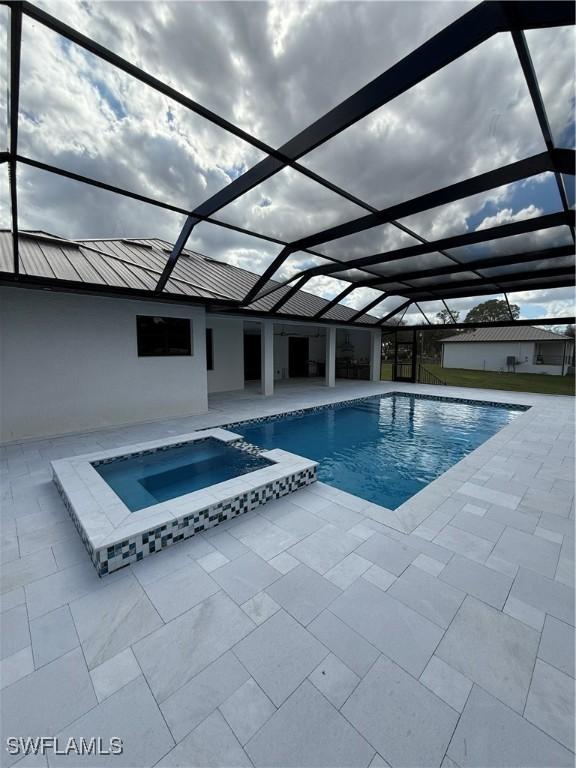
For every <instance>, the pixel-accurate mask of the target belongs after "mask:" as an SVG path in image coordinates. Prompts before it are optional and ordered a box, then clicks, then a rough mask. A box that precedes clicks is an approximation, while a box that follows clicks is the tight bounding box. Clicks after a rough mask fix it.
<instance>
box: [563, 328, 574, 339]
mask: <svg viewBox="0 0 576 768" xmlns="http://www.w3.org/2000/svg"><path fill="white" fill-rule="evenodd" d="M575 331H576V326H574V325H569V326H568V327H567V328H566V330H565V331H564V336H569V337H570V338H571V339H573V338H574V336H575V335H576V333H575Z"/></svg>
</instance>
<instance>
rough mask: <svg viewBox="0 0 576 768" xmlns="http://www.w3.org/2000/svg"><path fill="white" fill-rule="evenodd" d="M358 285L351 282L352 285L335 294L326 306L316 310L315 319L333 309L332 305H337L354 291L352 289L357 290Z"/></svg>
mask: <svg viewBox="0 0 576 768" xmlns="http://www.w3.org/2000/svg"><path fill="white" fill-rule="evenodd" d="M357 287H358V286H357V285H356V284H355V283H350V285H348V286H347V287H346V288H344V290H343V291H340V293H338V294H336V296H334V298H333V299H331V300H330V301H329V302H328V304H326V306H325V307H323V308H322V309H321V310H319V311H318V312H316V314H315V315H314V316H313V317H314V319H315V320H317V319H318V318H319V317H322V316H323V315H325V314H326V313H327V312H329V311H330V310H331V309H332V307H335V306H336V304H338V303H339V302H341V301H342V299H345V298H346V296H348V294H350V293H352V291H355V290H356V288H357Z"/></svg>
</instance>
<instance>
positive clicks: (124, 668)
mask: <svg viewBox="0 0 576 768" xmlns="http://www.w3.org/2000/svg"><path fill="white" fill-rule="evenodd" d="M141 674H142V670H141V669H140V667H139V666H138V662H137V661H136V657H135V656H134V653H133V652H132V649H131V648H126V649H125V650H123V651H121V652H120V653H117V654H116V656H112V658H111V659H108V661H105V662H104V663H103V664H100V666H99V667H95V668H94V669H93V670H91V671H90V677H91V678H92V684H93V686H94V690H95V691H96V697H97V698H98V701H104V699H107V698H108V696H112V694H113V693H116V691H119V690H120V688H123V687H124V686H125V685H127V684H128V683H130V682H131V681H132V680H135V679H136V678H137V677H138V676H139V675H141Z"/></svg>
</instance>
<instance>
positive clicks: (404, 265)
mask: <svg viewBox="0 0 576 768" xmlns="http://www.w3.org/2000/svg"><path fill="white" fill-rule="evenodd" d="M8 8H9V10H10V30H9V41H10V57H9V60H10V88H9V110H8V113H9V116H10V118H9V148H8V150H7V151H4V152H0V164H1V163H7V165H8V171H9V174H8V176H9V181H10V208H11V217H12V233H11V241H12V249H11V252H10V251H9V250H8V248H7V246H6V244H5V243H4V244H2V245H1V246H0V258H1V260H2V274H0V280H2V281H3V282H9V281H13V282H14V283H20V284H24V283H26V284H29V283H37V282H38V281H44V283H52V282H54V283H64V284H66V282H70V283H71V284H75V285H77V286H90V290H92V291H94V290H96V289H97V287H98V286H100V287H102V288H104V287H105V288H106V289H107V290H110V289H111V288H112V287H114V288H115V289H117V290H118V291H121V290H123V291H126V290H133V291H138V292H144V293H145V294H147V295H149V296H151V297H153V298H168V299H169V298H174V297H188V298H190V299H203V300H206V301H208V300H209V299H210V297H212V296H215V297H217V299H216V298H215V299H214V300H215V301H216V300H217V301H219V302H228V304H229V305H230V308H231V310H235V311H244V312H247V313H250V312H259V313H262V312H265V313H267V314H270V315H273V316H280V317H295V318H297V319H306V320H310V319H313V320H318V321H324V322H326V318H328V319H329V320H339V319H340V318H342V321H346V322H353V323H355V324H359V325H374V324H376V325H385V324H386V323H387V322H388V321H389V320H391V319H392V318H394V316H395V315H397V314H399V313H401V312H405V311H406V309H407V308H408V307H410V306H412V305H414V304H417V303H418V302H423V301H429V300H436V301H443V302H444V301H446V300H449V299H455V298H462V297H469V296H484V295H489V294H496V293H500V294H503V295H504V296H506V292H508V291H510V292H513V291H521V290H541V289H551V288H558V287H565V286H571V285H573V284H574V243H575V241H576V234H575V212H574V209H573V208H572V207H571V205H570V203H569V201H568V194H567V191H566V179H567V177H569V176H571V177H573V176H574V172H575V152H574V150H573V149H567V148H564V147H558V146H556V145H555V142H554V136H553V134H552V131H551V128H550V124H549V120H548V115H547V112H546V105H545V103H544V100H543V97H542V93H541V89H540V83H539V82H538V78H537V75H536V71H535V69H534V66H533V62H532V59H531V53H530V49H529V46H528V43H527V41H526V37H525V32H526V31H527V30H537V29H545V28H550V27H561V26H567V25H573V24H574V23H575V21H576V12H575V6H574V3H573V2H570V1H569V0H514V1H512V0H508V1H506V2H492V1H491V0H485V1H484V2H480V3H479V4H478V5H476V6H474V7H473V8H471V9H470V10H469V11H467V12H466V13H464V14H463V15H462V16H461V17H459V18H457V19H456V20H455V21H453V22H452V23H451V24H449V25H448V26H447V27H445V28H444V29H442V30H440V31H439V32H438V33H436V34H435V35H434V36H433V37H431V38H430V39H428V40H427V41H426V42H424V43H423V44H422V45H420V46H419V47H418V48H416V49H415V50H413V51H412V52H411V53H409V54H407V55H406V56H405V57H404V58H403V59H401V60H400V61H398V62H396V63H395V64H394V65H393V66H392V67H390V68H389V69H388V70H386V71H385V72H382V73H381V74H380V75H378V76H377V77H376V78H374V80H372V81H371V82H369V83H367V84H366V85H365V86H363V87H362V88H360V89H359V90H358V91H357V92H356V93H353V94H352V95H351V96H349V97H348V98H347V99H345V100H344V101H342V102H341V103H340V104H338V105H337V106H335V107H334V108H333V109H331V110H330V111H329V112H327V113H326V114H324V115H323V116H321V117H320V118H318V119H317V120H316V121H315V122H313V123H312V124H311V125H309V126H308V127H307V128H305V129H304V130H303V131H301V132H300V133H299V134H297V135H296V136H294V137H293V138H292V139H291V140H290V141H288V142H286V143H285V144H284V145H282V146H281V147H279V148H275V147H272V146H269V145H268V144H266V143H265V142H264V141H262V140H260V139H259V138H257V137H255V136H252V135H251V134H249V133H248V132H247V131H245V130H244V129H242V128H240V127H239V126H237V125H235V124H234V123H232V122H230V121H228V120H225V119H224V118H222V117H220V116H219V115H218V114H216V113H214V112H212V111H211V110H209V109H207V108H206V107H204V106H203V105H201V104H199V103H197V102H195V101H194V100H193V99H191V98H189V97H188V96H186V95H185V94H182V93H180V92H179V91H177V90H176V89H175V88H173V87H172V86H170V85H168V84H167V83H165V82H162V81H161V80H159V79H158V78H156V77H154V76H153V75H151V74H149V73H148V72H146V71H145V70H143V69H142V68H140V67H138V66H136V65H135V64H133V63H132V62H129V61H127V60H126V59H123V58H122V57H121V56H119V55H117V54H116V53H114V52H113V51H111V50H109V49H108V48H106V47H104V46H103V45H101V44H99V43H98V42H96V41H95V40H92V39H91V38H90V37H88V36H87V35H84V34H82V33H80V32H78V31H77V30H75V29H73V28H72V27H70V26H69V25H67V24H65V23H64V22H62V21H61V20H60V19H58V18H56V17H54V16H52V15H51V14H49V13H47V12H46V11H45V10H43V9H42V8H38V7H37V6H35V5H33V4H32V3H30V2H18V3H8ZM24 18H26V19H27V20H32V22H33V23H35V24H39V25H42V26H43V27H44V28H46V29H49V30H51V31H52V32H54V33H56V34H57V35H59V36H60V37H61V38H63V39H65V40H66V41H68V42H71V43H73V44H75V45H77V46H80V48H82V49H83V50H84V51H87V52H89V53H90V54H92V55H93V56H95V57H97V58H98V59H100V60H102V61H105V62H107V64H109V65H111V66H112V67H115V68H116V69H117V70H118V71H121V72H123V73H124V74H126V75H128V76H130V77H132V78H134V79H136V80H138V81H139V82H140V83H143V84H145V85H146V86H147V87H150V88H152V89H154V90H155V91H156V92H157V93H160V94H162V95H163V96H165V97H167V98H169V99H171V100H173V101H174V102H175V103H177V104H179V105H181V106H182V107H184V108H185V109H187V110H190V111H191V112H193V113H194V114H196V115H200V116H201V117H202V118H204V119H205V120H208V121H209V122H210V123H212V124H213V125H216V126H218V127H219V128H221V129H223V130H225V131H227V132H228V133H229V134H231V135H233V136H235V137H237V138H239V139H241V140H242V141H244V142H246V143H247V144H249V145H250V146H252V147H255V148H257V149H258V150H259V151H260V152H262V153H264V159H262V160H261V161H259V162H258V163H256V165H254V166H252V167H250V168H249V169H248V170H247V171H245V172H244V173H241V174H240V175H238V176H237V177H235V178H234V179H233V180H232V181H231V182H230V183H229V184H228V185H227V186H225V187H224V188H222V189H220V191H218V192H217V193H216V194H215V195H213V196H212V197H210V198H209V199H207V200H205V201H204V202H202V203H201V204H200V205H198V206H196V207H195V208H194V209H193V210H190V209H187V208H184V207H179V206H175V205H173V204H171V203H168V202H165V201H162V200H157V199H154V198H151V197H148V196H145V195H142V194H140V193H137V192H134V191H132V190H128V189H123V188H120V187H118V186H114V185H112V184H109V183H106V182H103V181H100V180H98V179H95V178H91V177H88V176H85V175H82V174H80V173H77V172H75V171H73V170H68V169H64V168H60V167H57V166H53V165H50V164H48V163H45V162H42V161H40V160H37V159H34V158H31V157H27V156H24V155H23V154H22V153H21V152H19V149H18V130H19V115H20V109H19V107H20V62H21V57H22V50H21V48H22V22H23V19H24ZM497 35H509V36H510V40H511V41H512V43H513V45H514V48H515V53H516V56H517V65H518V66H519V69H520V70H521V73H522V76H523V78H524V81H525V85H526V87H527V91H528V93H529V98H530V101H531V106H532V108H533V113H534V116H535V119H536V121H537V123H538V127H539V131H540V134H541V137H542V140H543V146H545V151H543V152H540V153H539V154H537V155H533V156H531V157H523V158H520V159H518V160H517V161H515V162H511V163H509V164H508V165H505V166H501V167H499V168H496V169H494V170H491V171H488V172H486V173H481V174H479V175H476V176H473V177H471V178H462V177H463V176H465V174H464V173H463V174H462V176H461V177H460V178H462V180H460V181H458V182H456V183H453V184H450V185H448V186H445V187H443V188H438V189H435V190H433V191H431V192H427V193H426V194H422V195H419V196H417V197H415V198H412V199H410V200H399V201H398V202H396V203H395V204H393V205H390V206H388V207H387V208H384V209H378V208H376V207H374V205H372V204H371V203H369V202H366V201H365V200H362V199H360V198H358V197H357V196H356V195H354V194H352V193H351V192H350V191H349V190H347V189H343V188H341V187H339V186H338V185H337V184H335V183H333V182H332V181H329V180H328V179H326V178H324V177H323V176H321V175H320V174H318V173H316V172H315V171H313V170H311V168H310V167H308V164H307V163H306V160H308V159H309V158H308V155H309V154H310V153H311V152H313V151H314V150H316V149H318V148H319V147H321V146H322V145H324V144H327V143H328V142H330V140H332V139H333V138H334V137H336V136H337V135H339V134H342V133H343V132H344V131H346V130H347V129H349V128H351V126H354V125H357V124H359V123H360V121H362V120H363V119H364V118H365V117H367V116H368V115H371V114H373V113H374V112H375V111H376V110H378V109H380V108H381V107H383V106H385V105H386V104H388V103H389V102H392V101H393V100H394V99H396V98H398V97H400V96H401V95H402V94H404V93H406V92H408V91H409V90H410V89H412V88H414V87H415V86H417V85H418V84H419V83H421V82H423V81H425V80H426V79H427V78H429V77H431V76H432V75H434V74H435V73H437V72H439V71H440V70H442V69H443V68H445V67H447V66H448V65H450V64H451V63H452V62H454V61H456V60H458V59H460V58H461V57H464V56H466V54H468V53H469V52H471V51H473V50H474V49H476V48H478V46H480V45H482V44H483V43H485V42H486V41H488V40H490V39H491V38H494V37H495V36H497ZM553 54H554V55H555V56H558V55H568V52H566V51H553ZM566 98H569V96H567V97H566ZM439 108H443V107H439ZM430 151H434V149H433V148H431V149H430ZM495 156H498V151H497V148H495ZM370 160H371V159H370V158H366V162H370ZM301 161H303V162H301ZM22 165H25V166H28V167H33V168H36V169H40V170H42V171H45V172H47V173H51V174H56V175H59V176H62V177H65V178H68V179H72V180H74V181H77V182H80V183H83V184H87V185H90V186H92V187H96V188H99V189H102V190H105V191H107V192H109V193H113V194H116V195H122V196H124V197H127V198H131V199H133V200H137V201H140V202H143V203H146V204H148V205H152V206H156V207H159V208H161V209H164V210H169V211H173V212H176V213H180V214H183V215H184V216H185V223H184V226H183V228H182V230H181V232H180V234H179V235H178V233H174V244H170V245H168V244H167V243H161V241H156V240H151V241H146V240H141V241H127V240H99V241H90V243H88V242H87V241H85V242H84V243H81V244H76V245H75V246H74V245H69V244H63V243H62V242H61V241H58V239H57V238H56V239H55V240H56V242H48V240H45V241H42V242H41V243H40V244H36V245H33V244H31V243H30V242H26V238H20V237H19V226H18V186H17V169H18V167H20V166H22ZM287 168H289V169H291V171H292V172H294V173H296V174H299V175H300V177H302V176H304V177H305V178H306V179H307V181H308V182H309V183H310V184H314V185H316V188H317V189H320V188H322V189H323V190H330V192H331V193H332V194H335V195H337V196H338V197H340V198H341V199H343V200H346V201H348V203H349V204H350V203H352V204H353V205H354V206H355V207H356V209H357V210H359V211H362V215H361V216H359V217H357V218H354V219H350V220H346V221H343V222H341V223H337V224H335V225H334V226H331V227H329V228H327V229H324V230H323V231H320V232H315V233H312V234H310V235H308V236H306V237H301V238H300V239H297V240H291V241H287V240H283V239H280V238H278V237H271V236H269V235H267V234H265V233H264V232H258V231H252V230H248V229H245V228H242V227H239V226H236V225H234V224H232V223H230V222H228V221H226V220H225V219H226V210H229V208H228V207H229V206H230V205H232V204H233V203H235V202H236V201H238V200H240V198H242V197H243V195H246V194H247V193H248V192H250V191H251V190H253V189H255V188H257V187H258V185H260V184H262V183H264V182H265V181H266V180H267V179H270V178H271V177H273V176H275V175H276V174H278V173H279V172H280V171H282V170H283V169H287ZM543 174H551V175H552V176H553V178H554V183H555V186H556V188H557V191H558V210H555V211H552V212H550V213H545V214H538V215H536V216H533V217H531V218H527V219H522V220H512V221H509V222H508V223H505V224H497V225H495V226H490V227H485V228H478V229H475V230H474V231H461V232H459V233H456V234H453V235H450V236H445V237H441V238H440V239H437V240H433V241H430V240H427V239H426V238H425V237H423V236H422V234H421V233H419V232H417V231H415V230H414V229H413V228H412V225H411V226H410V227H409V226H408V224H407V222H409V221H412V220H413V218H414V216H416V215H417V214H426V213H429V212H431V211H434V209H439V208H440V207H442V206H447V205H449V204H452V203H457V202H458V201H460V200H463V199H466V198H469V197H471V196H474V195H478V194H482V193H489V192H491V191H492V190H495V189H497V188H498V187H503V186H505V185H510V184H514V183H516V182H518V183H520V182H523V181H524V180H525V179H529V178H533V177H539V176H542V175H543ZM383 183H385V177H383ZM220 211H222V212H223V214H222V215H223V217H224V218H223V219H221V218H218V214H219V212H220ZM436 215H437V212H436ZM200 223H206V224H208V225H209V226H212V227H220V228H222V227H223V228H226V229H227V230H229V231H232V232H234V231H235V232H237V233H242V234H244V235H250V236H251V237H255V238H259V239H260V240H262V241H266V242H268V243H270V242H272V243H275V244H277V245H279V246H281V250H280V252H279V253H278V255H277V256H276V257H275V258H274V259H273V261H272V262H271V263H270V264H269V266H268V267H267V268H266V269H265V271H264V273H263V274H262V275H259V276H255V275H254V274H253V273H252V272H248V271H246V270H238V269H237V268H234V267H230V266H228V265H224V264H221V263H220V264H218V262H214V263H209V260H208V259H206V258H203V257H201V256H199V255H198V254H193V253H191V252H188V251H187V250H186V243H187V241H188V239H189V237H190V235H191V233H192V231H193V230H194V228H195V227H196V226H197V225H198V224H200ZM382 226H388V227H391V228H393V229H395V230H400V231H401V232H402V233H403V235H402V236H403V237H404V238H405V240H404V245H403V246H402V247H401V248H396V249H394V250H387V251H385V252H384V253H372V254H370V253H368V254H366V255H362V256H358V255H355V254H354V251H351V250H350V249H349V248H348V247H346V243H349V241H348V240H347V238H350V237H353V236H355V235H359V234H361V233H365V232H368V231H369V230H373V231H374V230H375V229H376V228H378V227H382ZM431 231H432V232H433V231H434V229H432V230H431ZM530 233H537V234H538V236H540V242H541V243H543V242H545V243H546V246H545V247H543V246H542V244H541V245H540V246H539V247H540V250H538V251H536V250H534V248H535V246H534V242H532V245H530V244H528V245H525V246H523V247H522V248H521V249H520V250H518V249H514V248H513V249H512V250H510V242H511V240H513V239H514V238H515V237H521V236H524V235H527V234H530ZM542 235H546V238H542V237H541V236H542ZM406 243H407V244H406ZM466 249H468V250H466ZM463 251H464V252H463ZM298 252H303V253H305V254H309V255H312V256H314V257H316V258H317V257H321V259H322V263H321V264H319V265H318V266H314V267H311V268H308V269H303V270H301V271H299V272H296V273H295V274H294V275H292V277H290V278H289V279H288V280H286V281H285V282H283V283H279V282H274V281H273V280H272V279H273V278H274V277H275V276H276V275H277V273H278V270H279V269H280V268H281V267H282V266H283V265H284V263H285V262H286V260H287V259H288V258H289V257H290V256H292V255H293V254H295V253H298ZM98 254H99V255H98ZM216 255H217V254H216ZM186 257H188V258H186ZM134 259H135V261H134ZM231 270H233V271H231ZM318 275H332V276H336V277H338V278H339V279H341V280H343V281H345V282H346V283H347V286H346V287H345V288H344V289H343V290H342V291H341V293H340V294H338V296H336V297H335V298H334V299H332V300H331V301H325V300H324V301H323V300H322V299H320V298H319V297H317V296H313V295H312V294H308V293H305V292H304V291H303V288H304V287H305V285H306V284H307V282H308V281H309V280H310V279H311V278H312V277H315V276H318ZM362 287H370V288H372V289H375V290H377V291H380V292H381V294H380V295H381V300H380V301H385V300H386V298H388V297H389V296H400V297H403V299H404V300H403V301H401V303H400V304H399V305H398V307H397V309H395V310H394V311H393V312H388V313H387V314H383V316H382V317H380V318H377V319H376V320H373V319H372V318H373V317H374V316H373V315H369V314H367V313H369V312H370V310H371V309H375V308H376V306H377V304H378V301H371V302H370V303H369V304H367V305H366V306H365V307H364V308H363V309H361V310H359V311H352V310H351V311H350V313H348V311H347V309H346V308H345V307H343V305H342V304H340V303H339V301H340V300H341V299H342V298H344V297H345V296H347V295H349V294H350V293H351V292H352V291H353V290H356V289H358V288H362ZM380 314H382V313H380ZM346 318H347V319H346ZM426 319H427V318H426ZM539 321H540V322H541V323H545V322H549V321H550V318H539ZM562 321H563V322H572V321H573V318H562ZM428 322H429V321H428Z"/></svg>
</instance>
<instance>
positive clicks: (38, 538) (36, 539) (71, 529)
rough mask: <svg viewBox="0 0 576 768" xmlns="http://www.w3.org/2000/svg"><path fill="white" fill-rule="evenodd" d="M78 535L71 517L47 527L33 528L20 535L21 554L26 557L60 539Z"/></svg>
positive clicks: (63, 539)
mask: <svg viewBox="0 0 576 768" xmlns="http://www.w3.org/2000/svg"><path fill="white" fill-rule="evenodd" d="M73 537H78V531H77V530H76V528H75V526H74V523H73V522H72V520H70V518H68V520H62V521H60V522H57V523H54V525H51V526H49V527H46V528H40V529H32V530H30V531H26V532H24V533H20V534H19V535H18V540H19V543H20V555H21V556H22V557H25V556H26V555H30V554H32V553H33V552H37V551H38V550H40V549H45V548H46V547H50V546H51V545H52V544H56V543H57V542H59V541H65V540H68V539H71V538H73Z"/></svg>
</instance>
